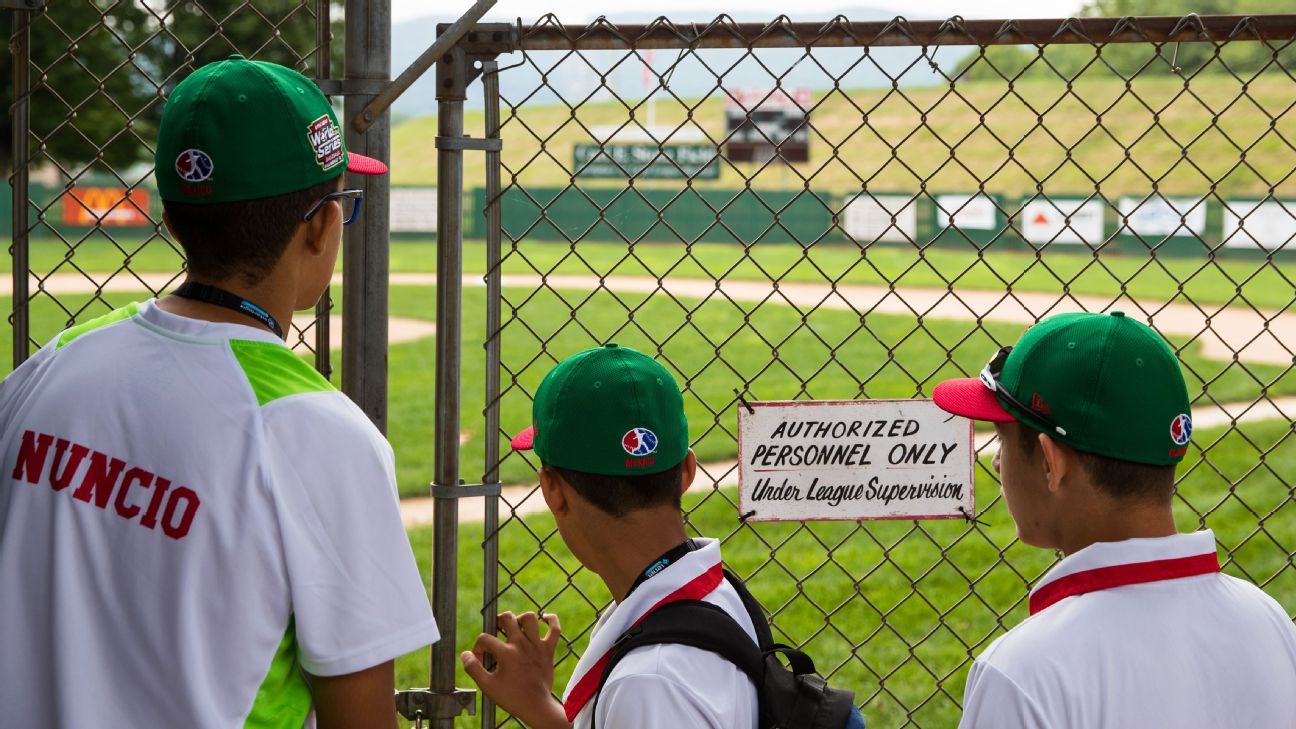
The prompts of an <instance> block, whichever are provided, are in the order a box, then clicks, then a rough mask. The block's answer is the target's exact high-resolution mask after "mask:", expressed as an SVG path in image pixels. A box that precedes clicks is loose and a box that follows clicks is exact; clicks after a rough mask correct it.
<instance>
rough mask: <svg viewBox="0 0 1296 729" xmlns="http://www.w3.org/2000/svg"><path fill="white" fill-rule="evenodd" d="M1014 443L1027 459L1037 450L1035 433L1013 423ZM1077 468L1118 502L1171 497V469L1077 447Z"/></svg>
mask: <svg viewBox="0 0 1296 729" xmlns="http://www.w3.org/2000/svg"><path fill="white" fill-rule="evenodd" d="M1016 425H1017V443H1018V445H1020V446H1021V448H1022V450H1023V451H1025V453H1026V455H1027V456H1033V455H1035V449H1036V448H1038V447H1039V435H1040V434H1039V431H1037V430H1033V429H1031V428H1029V427H1027V426H1025V425H1022V424H1021V423H1017V424H1016ZM1071 450H1073V451H1075V454H1076V457H1077V459H1078V460H1079V461H1080V466H1081V467H1082V468H1084V470H1085V472H1086V473H1088V474H1089V480H1090V481H1093V482H1094V484H1095V485H1096V486H1098V488H1100V489H1102V490H1103V491H1104V492H1106V493H1107V495H1108V496H1113V497H1115V498H1118V499H1132V500H1138V501H1159V502H1165V501H1169V500H1170V498H1171V497H1172V496H1174V486H1175V467H1174V465H1173V464H1172V465H1169V466H1151V465H1148V464H1146V463H1135V462H1133V461H1123V460H1121V459H1119V458H1112V457H1110V456H1103V455H1099V454H1097V453H1089V452H1088V451H1082V450H1079V449H1077V448H1072V449H1071Z"/></svg>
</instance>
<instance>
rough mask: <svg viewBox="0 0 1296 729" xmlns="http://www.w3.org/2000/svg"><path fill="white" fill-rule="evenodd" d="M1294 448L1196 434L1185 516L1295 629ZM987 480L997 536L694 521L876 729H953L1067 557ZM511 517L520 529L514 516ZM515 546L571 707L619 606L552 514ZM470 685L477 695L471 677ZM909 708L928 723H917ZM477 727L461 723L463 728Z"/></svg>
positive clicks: (468, 628)
mask: <svg viewBox="0 0 1296 729" xmlns="http://www.w3.org/2000/svg"><path fill="white" fill-rule="evenodd" d="M1291 440H1292V430H1291V426H1290V425H1289V424H1286V423H1281V422H1269V423H1264V424H1249V425H1246V426H1244V427H1243V428H1242V429H1241V430H1240V431H1236V432H1232V433H1228V434H1224V433H1223V432H1222V431H1211V432H1208V431H1205V430H1203V431H1201V432H1199V433H1197V434H1194V441H1195V443H1196V444H1197V448H1201V449H1204V453H1203V452H1201V451H1199V450H1197V448H1195V449H1194V451H1193V452H1192V453H1191V454H1190V455H1189V457H1188V459H1187V460H1186V461H1185V462H1184V464H1183V465H1182V466H1181V467H1180V470H1179V473H1180V474H1181V476H1184V478H1183V481H1182V483H1181V486H1180V498H1179V500H1178V502H1177V504H1176V508H1175V513H1176V520H1177V522H1178V525H1179V528H1180V529H1181V530H1183V531H1192V530H1196V529H1199V528H1202V527H1207V528H1211V529H1213V530H1214V531H1215V534H1216V536H1217V537H1218V538H1219V540H1220V543H1221V544H1222V546H1223V548H1224V555H1225V559H1226V567H1225V571H1226V572H1228V573H1229V574H1233V575H1235V576H1238V577H1242V578H1244V579H1248V580H1251V581H1253V582H1256V583H1258V584H1260V585H1261V586H1263V587H1264V588H1265V590H1266V591H1267V592H1269V594H1270V595H1272V596H1274V597H1275V598H1276V599H1277V600H1278V601H1279V602H1280V603H1281V604H1282V606H1283V608H1284V609H1285V610H1286V611H1287V612H1288V613H1289V614H1292V613H1296V570H1293V569H1292V568H1291V561H1290V560H1291V553H1292V550H1293V549H1296V501H1293V494H1292V487H1291V484H1292V483H1296V448H1292V447H1291ZM987 455H988V454H987ZM981 465H982V468H980V469H978V479H977V501H978V508H979V509H980V510H981V514H980V517H981V519H982V520H983V521H984V522H985V523H986V524H985V526H982V527H969V526H968V525H966V524H964V523H961V522H951V521H927V522H919V523H915V522H862V523H839V522H822V523H809V524H805V525H797V524H748V525H741V524H739V522H738V520H737V511H736V508H735V506H734V505H733V503H732V501H733V499H734V494H733V492H732V491H730V490H713V489H708V488H703V487H702V486H695V492H691V493H690V495H689V497H688V498H687V499H686V508H687V510H688V518H689V522H690V524H691V527H692V529H693V530H694V531H695V532H696V533H697V534H701V535H707V536H712V537H719V538H723V539H724V540H725V544H724V554H725V559H726V561H727V562H728V563H729V565H730V566H731V567H732V568H733V569H735V570H736V571H737V572H738V573H739V574H740V575H742V576H744V577H745V578H748V580H749V585H750V587H751V589H752V591H753V592H754V593H755V594H756V596H757V597H758V598H760V599H761V601H762V602H763V604H764V605H765V606H766V608H767V609H769V610H772V611H773V612H774V613H775V619H774V623H775V626H776V637H782V638H783V639H785V640H787V641H788V642H791V643H794V644H797V645H805V646H806V649H807V650H808V651H809V652H810V653H811V654H812V655H813V656H814V658H815V659H816V661H817V662H818V665H819V667H820V668H821V670H824V671H825V672H831V673H832V674H833V676H832V681H833V683H834V684H835V685H840V686H844V687H849V688H852V689H854V690H855V691H856V692H857V693H856V695H857V697H858V698H859V699H860V701H862V702H864V704H865V705H864V713H865V716H866V717H867V719H868V722H869V726H870V727H871V729H889V728H892V727H900V726H904V725H906V721H912V722H913V723H912V724H909V726H921V727H933V728H940V729H943V728H945V727H952V726H954V725H955V723H956V722H957V719H958V714H959V712H958V709H957V706H956V703H955V702H956V701H958V702H961V700H962V695H963V684H964V681H965V680H966V675H967V667H968V665H969V663H970V661H971V660H972V658H973V657H975V656H976V655H977V654H978V653H980V652H981V651H982V650H983V649H984V648H985V646H986V645H987V644H988V643H989V642H990V641H991V640H993V639H994V638H995V637H996V636H998V635H1000V634H1001V633H1002V632H1003V631H1004V629H1006V628H1010V627H1012V626H1013V625H1016V624H1017V623H1019V622H1020V621H1021V620H1022V619H1023V618H1025V617H1026V606H1025V595H1026V593H1027V591H1028V590H1029V586H1030V584H1031V583H1032V582H1033V581H1034V580H1035V579H1036V578H1038V577H1039V576H1040V575H1041V574H1043V573H1044V572H1045V571H1046V570H1047V569H1048V567H1049V566H1050V565H1051V564H1052V563H1053V560H1054V554H1053V553H1052V552H1046V551H1042V550H1037V549H1033V548H1031V547H1027V546H1025V545H1022V544H1020V543H1018V542H1016V541H1015V538H1014V537H1015V531H1014V528H1013V526H1012V524H1011V521H1010V519H1009V516H1008V513H1007V511H1006V509H1005V507H1004V505H1003V502H1002V500H1000V499H999V498H998V485H997V483H996V481H995V480H994V479H993V478H992V477H991V475H990V473H989V471H988V470H986V466H988V461H987V460H985V459H983V460H982V463H981ZM1233 483H1236V486H1235V487H1234V488H1233V489H1232V491H1230V485H1231V484H1233ZM501 512H502V513H503V515H504V517H507V516H508V513H509V511H508V508H507V506H506V505H502V506H501ZM1257 524H1259V526H1261V527H1263V530H1261V531H1257ZM410 537H411V541H412V543H413V545H414V549H415V554H416V555H417V557H418V559H419V563H420V566H421V568H422V569H423V570H424V573H425V575H426V574H428V569H429V568H428V562H429V554H430V551H431V532H430V530H428V529H416V530H413V531H412V532H411V533H410ZM482 539H483V531H482V527H481V525H477V524H468V525H463V527H462V528H461V530H460V543H459V555H460V556H459V585H458V587H459V593H458V605H459V616H460V621H459V630H458V640H457V644H458V647H459V648H460V649H463V648H466V647H467V646H468V645H470V644H471V641H472V640H473V638H475V636H476V635H477V633H478V632H479V631H480V627H479V626H480V624H481V621H480V615H481V604H482V572H483V569H482V567H483V563H482V554H481V551H480V545H481V541H482ZM499 541H500V554H501V557H500V572H499V575H500V580H501V584H502V585H504V589H503V592H502V595H501V597H500V601H499V606H500V609H508V610H513V611H522V610H533V609H536V608H537V607H543V608H544V609H545V610H546V611H548V612H555V613H558V614H559V616H560V617H561V618H562V621H563V626H564V634H565V637H566V640H567V645H566V646H564V647H562V648H560V651H559V655H560V659H561V660H560V663H559V665H558V670H557V688H558V690H559V691H561V687H562V686H563V685H564V684H565V682H566V679H567V677H568V676H569V675H570V672H571V670H572V668H573V667H574V666H575V663H576V658H577V655H578V654H579V651H580V650H582V649H583V648H584V646H585V645H586V643H587V640H588V637H587V635H588V626H589V625H590V623H592V621H593V620H594V618H595V616H596V614H597V612H598V610H600V609H602V608H603V607H604V606H605V605H606V604H607V602H608V601H609V599H610V596H609V594H608V592H607V590H606V589H605V588H604V587H603V586H602V584H601V583H600V582H599V581H598V579H597V578H596V577H595V576H594V575H592V574H590V573H588V572H585V571H581V570H579V565H578V564H577V563H576V562H575V560H574V559H573V558H572V557H571V555H570V553H568V551H567V550H566V548H565V547H564V546H563V544H562V542H561V539H560V538H559V536H558V535H557V533H556V532H555V530H554V525H553V520H552V518H551V517H549V516H548V515H547V514H542V515H533V516H528V517H526V518H525V519H516V518H515V519H511V520H506V521H504V522H503V526H502V528H501V531H500V533H499ZM541 548H543V550H544V554H541V555H540V556H538V557H537V553H538V552H539V550H540V549H541ZM569 574H570V575H572V576H571V577H570V578H569V577H568V575H569ZM824 613H828V614H830V617H829V618H827V619H825V617H824ZM910 646H913V647H912V649H911V648H910ZM427 661H428V659H427V652H426V651H422V652H419V653H416V654H412V655H410V656H406V657H404V658H402V659H401V660H400V661H399V663H398V676H397V680H398V684H399V685H402V686H423V685H426V683H427V665H428V662H427ZM459 685H460V686H469V685H471V683H470V682H469V681H468V679H467V678H466V677H465V676H463V675H462V673H460V675H459ZM906 706H907V707H917V708H916V709H915V710H914V711H913V712H912V714H909V713H907V712H906V710H905V708H904V707H906ZM476 721H477V720H476V719H472V720H469V719H461V720H460V722H459V723H458V724H457V726H460V727H469V726H475V725H476V724H475V723H474V722H476Z"/></svg>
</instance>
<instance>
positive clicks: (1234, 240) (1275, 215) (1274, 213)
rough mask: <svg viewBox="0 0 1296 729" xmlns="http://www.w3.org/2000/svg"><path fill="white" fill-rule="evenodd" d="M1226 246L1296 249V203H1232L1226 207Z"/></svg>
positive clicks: (1249, 201) (1272, 201) (1239, 201)
mask: <svg viewBox="0 0 1296 729" xmlns="http://www.w3.org/2000/svg"><path fill="white" fill-rule="evenodd" d="M1224 245H1226V246H1228V247H1229V248H1259V249H1261V250H1266V251H1273V250H1277V249H1279V248H1283V247H1286V248H1287V249H1289V250H1290V249H1296V200H1286V201H1280V200H1265V201H1257V200H1229V201H1228V202H1227V203H1225V204H1224Z"/></svg>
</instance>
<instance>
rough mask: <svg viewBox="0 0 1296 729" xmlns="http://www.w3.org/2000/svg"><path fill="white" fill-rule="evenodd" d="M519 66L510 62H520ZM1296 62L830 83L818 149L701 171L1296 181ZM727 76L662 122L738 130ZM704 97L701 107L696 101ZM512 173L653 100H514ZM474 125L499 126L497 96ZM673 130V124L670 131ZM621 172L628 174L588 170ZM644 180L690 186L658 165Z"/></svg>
mask: <svg viewBox="0 0 1296 729" xmlns="http://www.w3.org/2000/svg"><path fill="white" fill-rule="evenodd" d="M506 73H507V72H506ZM1294 92H1296V83H1293V81H1292V79H1291V78H1290V77H1288V76H1285V75H1281V74H1265V75H1263V76H1260V77H1258V78H1256V79H1254V80H1252V81H1251V82H1250V83H1244V82H1243V81H1240V80H1238V79H1235V78H1232V77H1230V76H1227V75H1220V74H1217V75H1202V76H1198V77H1197V78H1193V79H1191V80H1189V81H1185V80H1183V79H1179V78H1176V77H1147V78H1136V79H1135V80H1133V81H1130V82H1129V83H1128V84H1127V83H1126V82H1125V81H1124V80H1123V79H1120V78H1115V77H1112V78H1083V79H1080V80H1077V81H1076V82H1074V83H1073V84H1072V85H1071V88H1070V89H1068V88H1067V85H1066V84H1065V83H1064V82H1062V81H1060V80H1051V81H1049V80H1023V81H1019V82H1017V83H1016V84H1014V85H1013V86H1012V87H1011V88H1010V87H1009V85H1008V83H1007V82H1003V81H997V82H987V81H979V82H975V83H967V84H962V83H960V84H958V85H957V86H955V87H953V88H951V87H949V86H944V87H933V88H916V89H901V90H892V89H866V90H853V91H852V90H837V91H833V92H830V93H828V94H826V95H817V99H816V102H817V103H818V106H816V107H815V108H814V109H813V111H812V114H811V123H812V125H813V127H814V130H813V131H812V136H811V159H810V162H809V163H807V164H802V165H798V166H797V168H796V169H787V168H784V167H781V166H777V165H773V166H770V167H769V168H767V169H764V170H760V169H759V166H758V165H753V164H739V165H731V164H729V163H728V162H721V175H720V179H719V180H714V181H698V182H696V183H695V184H696V185H697V186H699V187H723V188H734V187H742V186H744V184H746V183H747V182H750V184H751V186H752V187H755V188H761V189H780V188H781V189H796V188H801V187H803V186H806V185H808V186H810V187H811V188H813V189H816V190H820V191H828V192H846V191H851V190H859V189H861V187H865V186H867V188H868V189H869V190H870V191H875V192H876V191H889V190H900V191H916V190H918V189H919V188H920V185H924V184H925V185H926V187H927V188H928V189H931V190H965V191H970V190H975V189H977V188H978V186H979V183H980V181H984V183H985V189H986V190H987V191H990V192H999V193H1005V194H1022V193H1027V192H1032V191H1034V190H1036V189H1037V185H1042V187H1043V189H1044V190H1045V191H1046V192H1049V193H1054V194H1056V193H1063V192H1072V193H1074V192H1089V191H1092V190H1093V189H1094V188H1095V187H1098V188H1099V189H1100V190H1101V191H1102V192H1103V193H1104V194H1107V195H1113V196H1114V195H1120V194H1128V193H1134V194H1140V193H1146V192H1147V191H1148V190H1150V189H1151V186H1152V183H1151V180H1158V181H1159V184H1158V186H1159V189H1161V190H1162V191H1163V192H1165V193H1167V194H1189V195H1191V194H1201V193H1203V192H1206V191H1207V190H1208V189H1209V187H1210V185H1211V182H1212V181H1216V182H1217V183H1218V184H1217V187H1218V189H1219V191H1220V193H1221V194H1223V195H1225V196H1255V195H1263V194H1266V193H1267V192H1268V191H1269V189H1270V188H1271V187H1273V188H1274V189H1275V190H1276V191H1277V192H1278V193H1279V194H1287V195H1290V194H1296V182H1293V181H1292V180H1291V178H1290V176H1289V175H1290V172H1291V170H1292V169H1293V168H1296V148H1293V146H1292V142H1288V141H1287V140H1296V115H1292V114H1286V113H1285V112H1286V111H1287V110H1288V109H1289V107H1290V104H1291V99H1292V98H1293V96H1296V93H1294ZM725 98H726V97H725V95H724V94H723V92H721V91H719V90H717V91H715V92H713V93H712V94H711V95H710V96H708V97H707V98H706V99H705V100H701V101H699V100H695V99H694V100H685V101H684V102H680V101H676V100H673V99H672V100H660V101H659V102H658V104H657V110H656V119H657V128H658V129H661V128H663V127H667V126H672V127H679V126H682V127H683V128H685V129H690V130H693V131H696V130H701V131H703V132H705V133H706V134H708V135H709V136H710V137H711V138H712V139H715V140H719V139H722V138H723V136H724V134H725V127H724V99H725ZM690 106H691V107H692V111H691V116H692V119H691V120H690V119H689V115H690ZM502 114H503V118H504V120H505V121H504V133H503V137H504V151H503V161H504V165H505V168H506V169H505V172H504V182H505V184H508V183H509V182H510V181H513V182H515V183H517V184H519V185H522V186H524V187H551V186H565V185H567V184H569V183H570V182H571V174H570V172H569V168H570V167H571V165H572V147H573V145H574V144H576V143H589V142H591V141H593V137H592V135H591V132H590V131H589V129H590V128H592V127H596V126H607V125H621V124H626V123H627V122H629V123H631V124H633V123H634V122H631V121H630V120H631V119H632V116H633V118H637V119H643V118H644V117H645V116H646V112H645V110H644V109H643V108H638V109H635V110H633V111H632V110H631V109H629V108H628V107H627V106H626V105H624V104H622V103H621V102H618V101H616V100H611V101H605V100H601V101H591V102H588V103H585V104H582V105H580V106H578V107H577V108H576V109H574V110H573V109H571V108H568V107H565V106H562V105H550V106H528V105H526V104H521V105H519V106H517V107H513V108H510V107H509V106H508V105H507V104H506V105H505V106H504V108H503V110H502ZM465 128H466V129H467V130H468V133H469V134H471V135H473V136H480V135H481V134H482V133H483V118H482V114H481V112H469V113H468V114H467V117H466V119H465ZM435 136H436V119H435V118H434V117H420V118H415V119H410V120H407V121H405V122H403V123H400V124H398V125H397V126H396V127H395V128H394V130H393V133H392V144H393V150H392V159H393V160H394V163H393V165H392V167H393V181H394V182H395V183H396V184H406V185H413V184H435V182H436V155H435V148H434V146H433V140H434V138H435ZM668 141H669V140H668ZM484 165H485V160H484V155H482V154H481V153H467V154H466V155H465V180H466V182H465V185H466V187H469V188H471V187H474V186H480V185H482V184H484V180H485V175H484ZM582 183H583V184H585V185H590V186H595V185H597V186H618V185H620V184H623V183H618V182H617V181H615V180H584V179H583V180H582ZM635 184H636V186H644V187H679V186H680V182H679V181H662V180H643V181H637V182H636V183H635Z"/></svg>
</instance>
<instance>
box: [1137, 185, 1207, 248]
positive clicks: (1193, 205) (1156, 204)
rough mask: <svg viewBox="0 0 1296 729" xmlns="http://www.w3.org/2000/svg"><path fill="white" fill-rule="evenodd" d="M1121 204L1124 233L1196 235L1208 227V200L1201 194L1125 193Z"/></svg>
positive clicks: (1165, 235) (1176, 235)
mask: <svg viewBox="0 0 1296 729" xmlns="http://www.w3.org/2000/svg"><path fill="white" fill-rule="evenodd" d="M1118 204H1119V207H1120V216H1121V221H1120V233H1121V234H1122V235H1138V236H1141V237H1143V238H1166V237H1172V238H1173V237H1183V238H1192V237H1200V236H1201V235H1202V234H1203V233H1205V231H1206V201H1205V200H1202V199H1201V198H1191V197H1161V196H1159V195H1154V196H1152V197H1150V198H1147V199H1144V198H1141V197H1123V198H1121V199H1120V202H1119V203H1118Z"/></svg>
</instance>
